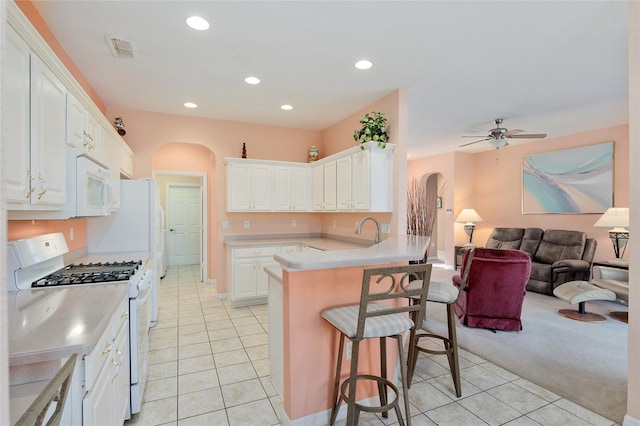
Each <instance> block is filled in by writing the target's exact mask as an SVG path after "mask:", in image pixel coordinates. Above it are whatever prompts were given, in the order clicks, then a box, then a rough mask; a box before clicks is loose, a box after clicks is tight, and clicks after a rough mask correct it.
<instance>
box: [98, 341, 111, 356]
mask: <svg viewBox="0 0 640 426" xmlns="http://www.w3.org/2000/svg"><path fill="white" fill-rule="evenodd" d="M109 352H111V343H105V344H104V349H103V350H102V352H100V356H103V355H106V354H108V353H109Z"/></svg>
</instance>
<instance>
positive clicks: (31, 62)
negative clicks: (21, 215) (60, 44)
mask: <svg viewBox="0 0 640 426" xmlns="http://www.w3.org/2000/svg"><path fill="white" fill-rule="evenodd" d="M6 28H7V30H6V35H7V37H6V43H5V47H4V53H5V63H4V71H3V80H4V87H5V88H6V89H5V90H6V91H5V92H4V94H3V106H4V108H3V114H4V117H3V121H4V122H5V123H11V125H8V126H5V131H6V132H7V133H6V136H5V143H4V144H3V146H4V147H5V155H6V157H7V158H6V160H5V162H4V164H5V165H6V172H5V177H6V182H7V197H6V198H7V201H8V208H9V209H18V210H22V209H39V210H56V209H61V208H62V207H63V206H64V203H65V200H66V173H65V171H66V153H65V130H66V126H65V115H66V100H65V96H66V89H65V87H64V85H63V84H62V83H61V81H60V80H59V79H58V77H57V76H56V75H55V74H54V73H53V71H52V70H51V69H50V68H49V67H48V66H47V65H46V64H44V63H43V62H42V60H40V58H39V57H38V56H37V55H36V54H34V53H33V52H32V51H31V50H30V48H29V46H28V45H27V44H26V43H25V42H24V41H23V40H22V38H21V37H20V36H19V35H18V34H17V32H16V31H14V29H13V28H12V27H11V26H7V27H6Z"/></svg>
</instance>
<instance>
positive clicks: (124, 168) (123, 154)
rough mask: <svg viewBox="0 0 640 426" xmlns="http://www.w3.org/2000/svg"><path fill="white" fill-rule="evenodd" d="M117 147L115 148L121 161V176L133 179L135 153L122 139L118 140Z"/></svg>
mask: <svg viewBox="0 0 640 426" xmlns="http://www.w3.org/2000/svg"><path fill="white" fill-rule="evenodd" d="M116 144H117V146H116V147H114V149H115V150H117V151H118V155H119V157H120V160H119V161H118V163H119V164H120V176H121V177H124V178H127V179H131V178H132V177H133V151H131V148H129V145H127V144H126V143H125V142H124V141H123V140H122V139H116Z"/></svg>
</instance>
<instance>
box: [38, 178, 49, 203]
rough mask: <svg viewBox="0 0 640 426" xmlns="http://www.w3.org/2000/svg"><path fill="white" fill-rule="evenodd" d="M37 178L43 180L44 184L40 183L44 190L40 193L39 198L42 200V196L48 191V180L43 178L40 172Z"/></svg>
mask: <svg viewBox="0 0 640 426" xmlns="http://www.w3.org/2000/svg"><path fill="white" fill-rule="evenodd" d="M36 179H37V180H40V181H42V184H41V185H40V188H41V189H42V191H41V192H39V193H38V200H41V199H42V196H43V195H44V194H45V193H46V192H47V180H46V179H45V178H43V177H42V175H41V174H40V173H38V177H37V178H36Z"/></svg>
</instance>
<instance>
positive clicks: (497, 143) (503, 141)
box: [460, 118, 547, 149]
mask: <svg viewBox="0 0 640 426" xmlns="http://www.w3.org/2000/svg"><path fill="white" fill-rule="evenodd" d="M493 123H494V124H495V125H496V127H495V128H494V129H491V130H489V132H488V134H487V135H486V136H462V137H463V138H482V137H484V139H480V140H477V141H473V142H469V143H465V144H463V145H460V147H463V146H468V145H473V144H474V143H478V142H484V141H489V144H490V145H491V146H493V147H494V148H496V149H500V148H503V147H505V146H507V145H509V141H508V140H507V139H542V138H546V137H547V134H546V133H522V132H524V130H520V129H514V130H509V129H506V128H504V127H500V125H501V124H502V118H496V119H495V120H493Z"/></svg>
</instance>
